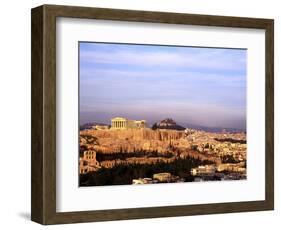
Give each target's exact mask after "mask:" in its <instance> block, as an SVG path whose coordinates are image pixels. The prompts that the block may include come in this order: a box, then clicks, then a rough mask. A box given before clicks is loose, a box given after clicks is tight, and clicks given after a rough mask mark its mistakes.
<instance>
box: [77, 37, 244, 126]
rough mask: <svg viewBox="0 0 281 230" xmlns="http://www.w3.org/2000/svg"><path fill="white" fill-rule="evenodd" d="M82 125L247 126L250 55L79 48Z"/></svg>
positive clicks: (166, 49)
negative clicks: (118, 121) (117, 121)
mask: <svg viewBox="0 0 281 230" xmlns="http://www.w3.org/2000/svg"><path fill="white" fill-rule="evenodd" d="M79 46H80V47H79V49H80V58H79V59H80V60H79V61H80V73H79V75H80V124H83V123H86V122H102V123H107V124H110V118H111V117H115V116H123V117H127V118H129V119H145V120H147V122H148V123H149V124H152V123H154V122H157V121H159V120H162V119H165V118H167V117H170V118H173V119H174V120H175V121H176V122H177V123H179V124H182V125H186V124H195V125H203V126H208V127H224V128H241V129H245V126H246V75H247V63H246V62H247V51H246V50H243V49H222V48H196V47H178V46H159V45H132V44H109V43H84V42H80V43H79Z"/></svg>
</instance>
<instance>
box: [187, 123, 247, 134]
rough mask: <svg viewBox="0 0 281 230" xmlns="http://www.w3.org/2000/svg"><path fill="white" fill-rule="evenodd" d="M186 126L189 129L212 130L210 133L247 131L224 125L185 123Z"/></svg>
mask: <svg viewBox="0 0 281 230" xmlns="http://www.w3.org/2000/svg"><path fill="white" fill-rule="evenodd" d="M185 127H186V128H189V129H196V130H202V131H205V132H210V133H223V132H226V133H240V132H245V130H243V129H235V128H223V127H207V126H201V125H194V124H188V123H187V124H185Z"/></svg>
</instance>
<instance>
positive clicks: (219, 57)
mask: <svg viewBox="0 0 281 230" xmlns="http://www.w3.org/2000/svg"><path fill="white" fill-rule="evenodd" d="M80 57H81V60H82V61H83V62H84V63H86V62H88V63H95V64H97V63H100V64H126V65H135V66H140V67H152V66H156V67H157V66H158V67H184V68H203V69H219V70H240V69H244V68H245V62H246V59H245V55H243V56H242V55H240V57H239V58H238V57H237V56H235V55H234V56H233V55H231V54H229V52H227V53H225V50H223V49H217V50H211V51H208V52H206V51H205V52H204V49H202V51H199V52H167V51H155V52H152V51H151V52H150V51H141V52H134V51H133V50H132V51H130V50H120V51H112V52H110V53H109V52H108V51H107V52H105V51H100V50H98V51H90V50H87V51H85V50H81V53H80Z"/></svg>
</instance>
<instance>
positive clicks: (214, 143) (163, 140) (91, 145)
mask: <svg viewBox="0 0 281 230" xmlns="http://www.w3.org/2000/svg"><path fill="white" fill-rule="evenodd" d="M116 121H122V122H121V123H114V124H113V125H114V126H113V127H111V128H109V127H107V128H106V127H104V126H97V128H95V127H94V128H91V129H86V130H81V131H80V157H82V158H81V160H82V161H83V160H85V157H83V156H84V155H83V154H85V155H87V154H88V153H91V154H93V153H94V157H92V158H95V159H94V164H92V165H93V167H88V168H87V170H89V171H91V170H92V171H95V170H98V169H99V168H100V167H106V168H110V167H113V166H114V165H116V164H121V163H126V164H130V163H139V164H152V163H155V162H158V161H163V162H171V161H173V160H175V159H177V158H184V157H187V156H191V157H195V158H199V159H201V160H209V161H212V162H214V163H215V164H217V165H219V164H221V163H222V162H221V160H222V157H224V156H228V155H231V157H232V158H234V159H237V161H245V159H246V134H245V133H242V132H241V133H210V132H204V131H198V130H191V129H185V130H182V131H179V130H171V129H155V130H153V129H151V128H145V127H144V126H145V121H143V120H142V121H137V122H136V124H137V125H136V126H135V124H133V123H134V121H133V120H130V127H129V128H126V124H128V123H126V122H124V120H122V119H120V118H118V119H114V120H113V121H112V122H116ZM173 125H176V124H173ZM116 126H117V127H116ZM81 151H82V152H81ZM120 152H121V153H122V154H123V155H124V154H125V156H126V157H125V159H124V157H123V158H122V159H121V158H120V157H119V155H120ZM136 153H138V155H137V154H136ZM140 153H142V154H140ZM152 153H153V154H152ZM96 154H98V156H96ZM101 154H102V155H104V156H101ZM107 156H108V157H107ZM109 156H110V157H109ZM92 158H91V159H92ZM86 165H90V164H86ZM82 168H83V167H82Z"/></svg>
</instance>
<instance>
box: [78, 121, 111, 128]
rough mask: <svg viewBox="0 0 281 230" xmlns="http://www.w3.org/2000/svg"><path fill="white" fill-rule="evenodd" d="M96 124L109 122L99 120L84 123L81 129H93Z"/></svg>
mask: <svg viewBox="0 0 281 230" xmlns="http://www.w3.org/2000/svg"><path fill="white" fill-rule="evenodd" d="M95 125H108V124H104V123H98V122H90V123H85V124H83V125H80V130H85V129H91V128H92V127H93V126H95Z"/></svg>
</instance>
